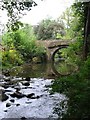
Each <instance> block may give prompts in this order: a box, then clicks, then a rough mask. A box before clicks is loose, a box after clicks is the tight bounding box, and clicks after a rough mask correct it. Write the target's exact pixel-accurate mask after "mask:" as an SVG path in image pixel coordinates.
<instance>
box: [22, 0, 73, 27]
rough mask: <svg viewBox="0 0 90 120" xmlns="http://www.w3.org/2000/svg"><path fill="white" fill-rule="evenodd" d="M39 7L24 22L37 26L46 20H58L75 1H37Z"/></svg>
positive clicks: (24, 18)
mask: <svg viewBox="0 0 90 120" xmlns="http://www.w3.org/2000/svg"><path fill="white" fill-rule="evenodd" d="M35 1H36V3H38V6H36V7H34V8H32V10H31V11H30V12H28V14H27V15H26V16H24V17H23V19H22V22H25V23H30V24H32V25H35V24H37V23H39V22H40V21H41V20H42V19H45V18H52V19H56V18H58V17H59V16H60V15H61V14H62V12H64V11H65V9H66V8H67V7H69V6H70V5H71V4H73V2H74V0H43V1H40V0H35Z"/></svg>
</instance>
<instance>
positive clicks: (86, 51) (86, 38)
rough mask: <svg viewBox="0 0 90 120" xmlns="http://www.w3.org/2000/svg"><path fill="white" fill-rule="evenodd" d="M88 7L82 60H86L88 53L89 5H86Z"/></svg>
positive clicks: (89, 31) (89, 46)
mask: <svg viewBox="0 0 90 120" xmlns="http://www.w3.org/2000/svg"><path fill="white" fill-rule="evenodd" d="M87 4H88V6H87V8H86V10H87V11H86V22H85V33H84V34H85V35H84V37H85V40H84V51H83V58H84V60H86V59H87V56H88V53H89V52H90V40H89V39H90V3H87Z"/></svg>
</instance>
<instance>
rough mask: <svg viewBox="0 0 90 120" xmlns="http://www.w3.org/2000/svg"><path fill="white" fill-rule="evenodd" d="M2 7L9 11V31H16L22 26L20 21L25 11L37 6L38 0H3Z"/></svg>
mask: <svg viewBox="0 0 90 120" xmlns="http://www.w3.org/2000/svg"><path fill="white" fill-rule="evenodd" d="M0 5H1V6H0V9H1V10H6V11H7V16H8V17H9V19H8V23H7V27H8V30H9V31H11V30H12V31H16V30H18V29H19V28H20V26H22V23H21V22H20V21H19V19H20V18H21V16H22V15H24V14H25V11H30V10H31V8H32V7H34V6H37V4H36V2H35V1H33V0H30V1H29V0H24V1H23V0H20V1H19V0H17V1H12V0H8V1H7V0H1V1H0Z"/></svg>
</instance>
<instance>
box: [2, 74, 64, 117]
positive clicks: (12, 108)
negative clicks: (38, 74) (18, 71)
mask: <svg viewBox="0 0 90 120" xmlns="http://www.w3.org/2000/svg"><path fill="white" fill-rule="evenodd" d="M51 81H52V79H44V78H30V77H26V78H22V77H12V76H8V77H6V76H4V75H0V119H2V118H21V119H27V118H53V119H54V118H58V116H57V115H56V114H54V113H53V108H54V107H55V106H56V104H57V103H59V102H60V101H62V100H64V99H65V96H64V95H62V94H58V93H55V94H51V93H50V90H51V88H50V86H49V85H51V84H52V83H51Z"/></svg>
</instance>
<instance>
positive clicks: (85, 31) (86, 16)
mask: <svg viewBox="0 0 90 120" xmlns="http://www.w3.org/2000/svg"><path fill="white" fill-rule="evenodd" d="M74 7H75V14H76V15H77V16H79V17H78V18H79V22H80V23H79V25H80V27H79V28H80V29H81V30H82V35H83V36H84V44H83V59H84V60H86V59H87V57H88V55H89V54H90V49H89V48H90V40H89V39H90V2H77V3H75V4H74Z"/></svg>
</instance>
